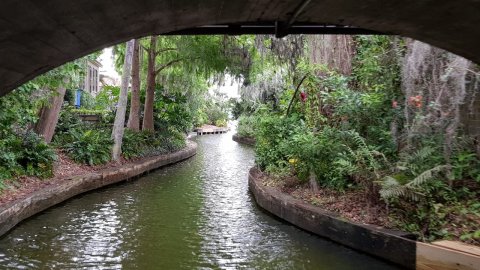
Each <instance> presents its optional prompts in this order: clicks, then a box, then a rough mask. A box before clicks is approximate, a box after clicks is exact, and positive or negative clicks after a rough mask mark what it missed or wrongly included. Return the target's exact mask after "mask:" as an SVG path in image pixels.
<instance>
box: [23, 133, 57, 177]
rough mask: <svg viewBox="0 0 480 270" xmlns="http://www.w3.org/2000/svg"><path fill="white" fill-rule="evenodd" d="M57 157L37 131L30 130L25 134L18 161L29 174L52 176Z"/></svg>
mask: <svg viewBox="0 0 480 270" xmlns="http://www.w3.org/2000/svg"><path fill="white" fill-rule="evenodd" d="M56 159H57V155H56V153H55V151H54V150H53V149H52V147H50V146H49V145H48V144H47V143H45V141H44V140H43V139H42V138H40V137H39V136H38V135H37V134H36V133H34V132H32V131H30V132H27V133H26V134H25V136H24V137H23V141H22V149H21V151H20V155H19V156H18V160H17V162H18V164H19V165H20V166H22V167H23V168H24V170H25V173H26V174H27V175H34V176H38V177H41V178H46V177H51V176H52V175H53V163H54V161H55V160H56Z"/></svg>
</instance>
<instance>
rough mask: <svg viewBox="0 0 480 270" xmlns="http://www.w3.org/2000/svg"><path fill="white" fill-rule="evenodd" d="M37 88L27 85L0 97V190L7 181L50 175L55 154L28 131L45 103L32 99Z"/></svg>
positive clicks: (33, 85) (36, 85)
mask: <svg viewBox="0 0 480 270" xmlns="http://www.w3.org/2000/svg"><path fill="white" fill-rule="evenodd" d="M38 87H39V85H38V84H37V83H36V82H29V83H27V84H25V85H23V86H21V87H19V88H18V89H16V90H15V91H13V92H12V93H10V94H9V95H7V96H3V97H0V189H1V188H2V187H4V183H3V181H4V180H6V179H11V178H14V177H17V176H22V175H31V176H38V177H42V178H43V177H48V176H50V175H51V174H52V169H53V162H54V161H55V159H56V154H55V152H54V151H53V150H52V148H51V147H50V146H48V145H47V144H46V143H45V142H44V141H43V140H42V139H41V138H39V137H38V136H37V135H36V134H35V133H33V132H32V131H31V130H30V127H31V126H32V125H33V124H34V123H35V122H36V121H37V119H38V110H39V109H40V108H41V107H42V106H43V105H45V104H46V100H48V98H44V97H41V96H40V97H35V98H34V96H35V94H38V91H37V90H36V89H37V88H38ZM47 97H48V93H47Z"/></svg>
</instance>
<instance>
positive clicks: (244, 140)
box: [232, 134, 255, 146]
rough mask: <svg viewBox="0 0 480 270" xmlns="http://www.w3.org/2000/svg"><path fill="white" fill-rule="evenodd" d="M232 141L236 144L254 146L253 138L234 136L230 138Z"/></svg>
mask: <svg viewBox="0 0 480 270" xmlns="http://www.w3.org/2000/svg"><path fill="white" fill-rule="evenodd" d="M232 140H234V141H236V142H238V143H243V144H246V145H251V146H255V139H254V138H248V137H242V136H240V135H238V134H234V135H233V136H232Z"/></svg>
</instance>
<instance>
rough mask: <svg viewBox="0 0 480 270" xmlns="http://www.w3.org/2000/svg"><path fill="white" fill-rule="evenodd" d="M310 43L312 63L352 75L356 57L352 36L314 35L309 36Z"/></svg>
mask: <svg viewBox="0 0 480 270" xmlns="http://www.w3.org/2000/svg"><path fill="white" fill-rule="evenodd" d="M308 45H309V58H310V63H314V64H322V65H326V66H327V67H328V68H329V69H331V70H335V71H337V72H339V73H341V74H343V75H346V76H349V75H351V73H352V62H353V58H354V57H355V42H354V41H353V38H352V37H351V36H347V35H312V36H308ZM317 75H320V74H317Z"/></svg>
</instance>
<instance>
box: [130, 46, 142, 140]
mask: <svg viewBox="0 0 480 270" xmlns="http://www.w3.org/2000/svg"><path fill="white" fill-rule="evenodd" d="M139 52H140V40H138V39H135V41H134V44H133V60H132V97H131V103H130V115H129V117H128V124H127V127H128V128H129V129H131V130H134V131H139V130H140V53H139Z"/></svg>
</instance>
